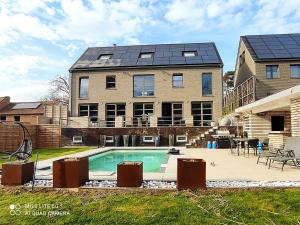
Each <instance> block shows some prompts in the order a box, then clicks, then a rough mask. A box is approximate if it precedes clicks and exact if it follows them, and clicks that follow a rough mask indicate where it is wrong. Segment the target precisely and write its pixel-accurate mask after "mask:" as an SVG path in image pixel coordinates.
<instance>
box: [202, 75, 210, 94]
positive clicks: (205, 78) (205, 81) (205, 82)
mask: <svg viewBox="0 0 300 225" xmlns="http://www.w3.org/2000/svg"><path fill="white" fill-rule="evenodd" d="M202 95H203V96H207V95H212V75H211V73H203V74H202Z"/></svg>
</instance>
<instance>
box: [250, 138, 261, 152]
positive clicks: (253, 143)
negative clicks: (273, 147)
mask: <svg viewBox="0 0 300 225" xmlns="http://www.w3.org/2000/svg"><path fill="white" fill-rule="evenodd" d="M258 142H259V139H258V138H252V139H249V140H248V146H247V149H248V155H249V149H250V148H252V149H253V151H254V155H257V145H258Z"/></svg>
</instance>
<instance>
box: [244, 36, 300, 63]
mask: <svg viewBox="0 0 300 225" xmlns="http://www.w3.org/2000/svg"><path fill="white" fill-rule="evenodd" d="M241 39H242V40H243V41H244V43H245V45H246V47H247V49H248V50H249V52H250V54H251V56H252V58H253V59H254V61H279V60H300V33H298V34H268V35H246V36H241Z"/></svg>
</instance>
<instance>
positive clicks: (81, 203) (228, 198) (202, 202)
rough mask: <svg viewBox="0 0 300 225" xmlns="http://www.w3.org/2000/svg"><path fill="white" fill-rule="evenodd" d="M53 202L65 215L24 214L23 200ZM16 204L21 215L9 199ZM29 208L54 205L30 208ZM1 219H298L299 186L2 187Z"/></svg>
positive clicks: (94, 221) (119, 221) (6, 221)
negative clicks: (212, 188)
mask: <svg viewBox="0 0 300 225" xmlns="http://www.w3.org/2000/svg"><path fill="white" fill-rule="evenodd" d="M26 203H30V204H55V205H58V206H59V207H58V209H54V211H55V210H59V211H61V212H62V211H65V212H69V215H64V216H54V217H51V216H47V215H41V216H32V215H31V216H29V215H25V211H26V209H24V204H26ZM10 204H20V205H21V207H22V208H21V215H18V216H15V215H13V216H12V215H10V213H9V211H10V210H9V208H8V207H9V205H10ZM27 211H29V212H30V213H31V214H32V213H36V212H38V211H44V212H45V213H46V214H47V213H48V212H49V211H53V209H43V208H40V209H30V210H27ZM0 215H1V216H0V224H155V225H158V224H184V225H187V224H285V225H288V224H299V223H300V189H282V190H278V189H276V190H275V189H260V190H257V189H256V190H238V191H236V190H235V191H234V190H231V191H217V190H216V191H206V192H198V193H190V192H175V191H172V192H166V191H164V192H160V191H141V190H138V191H136V192H133V191H112V190H109V191H108V190H87V189H85V190H84V189H81V190H79V192H67V191H62V190H59V191H55V190H52V191H45V190H44V191H43V190H39V191H35V192H34V193H31V192H29V191H26V190H16V189H14V190H11V189H6V190H1V189H0Z"/></svg>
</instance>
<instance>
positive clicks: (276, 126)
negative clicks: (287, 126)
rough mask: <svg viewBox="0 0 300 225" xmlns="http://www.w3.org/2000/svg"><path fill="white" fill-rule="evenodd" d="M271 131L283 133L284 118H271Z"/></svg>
mask: <svg viewBox="0 0 300 225" xmlns="http://www.w3.org/2000/svg"><path fill="white" fill-rule="evenodd" d="M271 125H272V131H284V116H271Z"/></svg>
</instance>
